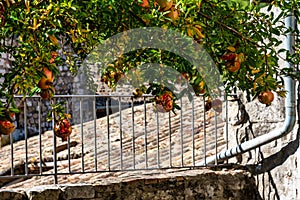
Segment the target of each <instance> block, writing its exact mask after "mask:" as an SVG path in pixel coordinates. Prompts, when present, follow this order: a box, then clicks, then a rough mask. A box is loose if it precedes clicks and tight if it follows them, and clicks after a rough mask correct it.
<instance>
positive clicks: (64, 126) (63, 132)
mask: <svg viewBox="0 0 300 200" xmlns="http://www.w3.org/2000/svg"><path fill="white" fill-rule="evenodd" d="M71 133H72V126H71V123H70V121H69V120H68V119H67V118H63V119H60V120H58V121H55V124H54V134H55V135H56V136H57V137H60V138H61V140H62V141H63V142H64V141H67V140H68V137H69V136H70V135H71Z"/></svg>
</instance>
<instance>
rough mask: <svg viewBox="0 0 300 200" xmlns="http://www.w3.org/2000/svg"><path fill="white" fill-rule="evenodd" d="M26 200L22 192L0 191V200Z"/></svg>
mask: <svg viewBox="0 0 300 200" xmlns="http://www.w3.org/2000/svg"><path fill="white" fill-rule="evenodd" d="M26 199H28V198H27V196H26V193H25V192H24V191H19V190H0V200H26Z"/></svg>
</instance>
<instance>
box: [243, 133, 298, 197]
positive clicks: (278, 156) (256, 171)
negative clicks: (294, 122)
mask: <svg viewBox="0 0 300 200" xmlns="http://www.w3.org/2000/svg"><path fill="white" fill-rule="evenodd" d="M299 139H300V128H298V130H297V135H296V138H295V140H293V141H291V142H289V143H288V144H287V145H286V146H284V147H283V148H282V149H281V150H280V151H279V152H277V153H275V154H273V155H271V156H269V157H267V158H264V157H263V155H262V152H260V156H261V158H262V160H261V162H260V163H258V164H256V165H248V166H247V167H248V169H249V171H250V172H251V173H252V174H253V175H260V174H262V176H263V177H262V184H263V188H265V183H264V182H265V173H267V175H268V180H269V183H270V186H271V187H272V188H270V191H269V194H268V196H269V198H265V192H266V190H265V189H263V194H262V196H263V199H273V198H271V197H270V193H271V192H274V196H275V197H276V198H274V199H278V200H279V199H280V196H279V192H278V188H277V186H276V183H275V181H274V179H273V176H272V174H271V170H273V169H275V168H276V167H278V166H281V165H282V164H283V163H284V162H285V161H286V160H287V159H288V158H289V157H290V156H291V155H293V154H295V153H296V151H297V150H298V148H299Z"/></svg>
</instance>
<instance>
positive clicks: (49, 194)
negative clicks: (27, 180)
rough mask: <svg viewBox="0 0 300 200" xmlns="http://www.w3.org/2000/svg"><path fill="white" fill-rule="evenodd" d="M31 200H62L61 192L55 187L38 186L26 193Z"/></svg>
mask: <svg viewBox="0 0 300 200" xmlns="http://www.w3.org/2000/svg"><path fill="white" fill-rule="evenodd" d="M26 193H27V196H28V197H29V200H60V199H61V198H60V194H61V190H60V189H59V187H57V186H55V185H47V186H37V187H33V188H30V189H28V190H27V191H26Z"/></svg>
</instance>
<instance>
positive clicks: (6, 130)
mask: <svg viewBox="0 0 300 200" xmlns="http://www.w3.org/2000/svg"><path fill="white" fill-rule="evenodd" d="M15 128H16V127H15V125H14V123H13V122H11V121H9V120H7V119H5V120H0V134H3V135H9V134H11V133H12V132H13V131H14V130H15Z"/></svg>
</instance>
